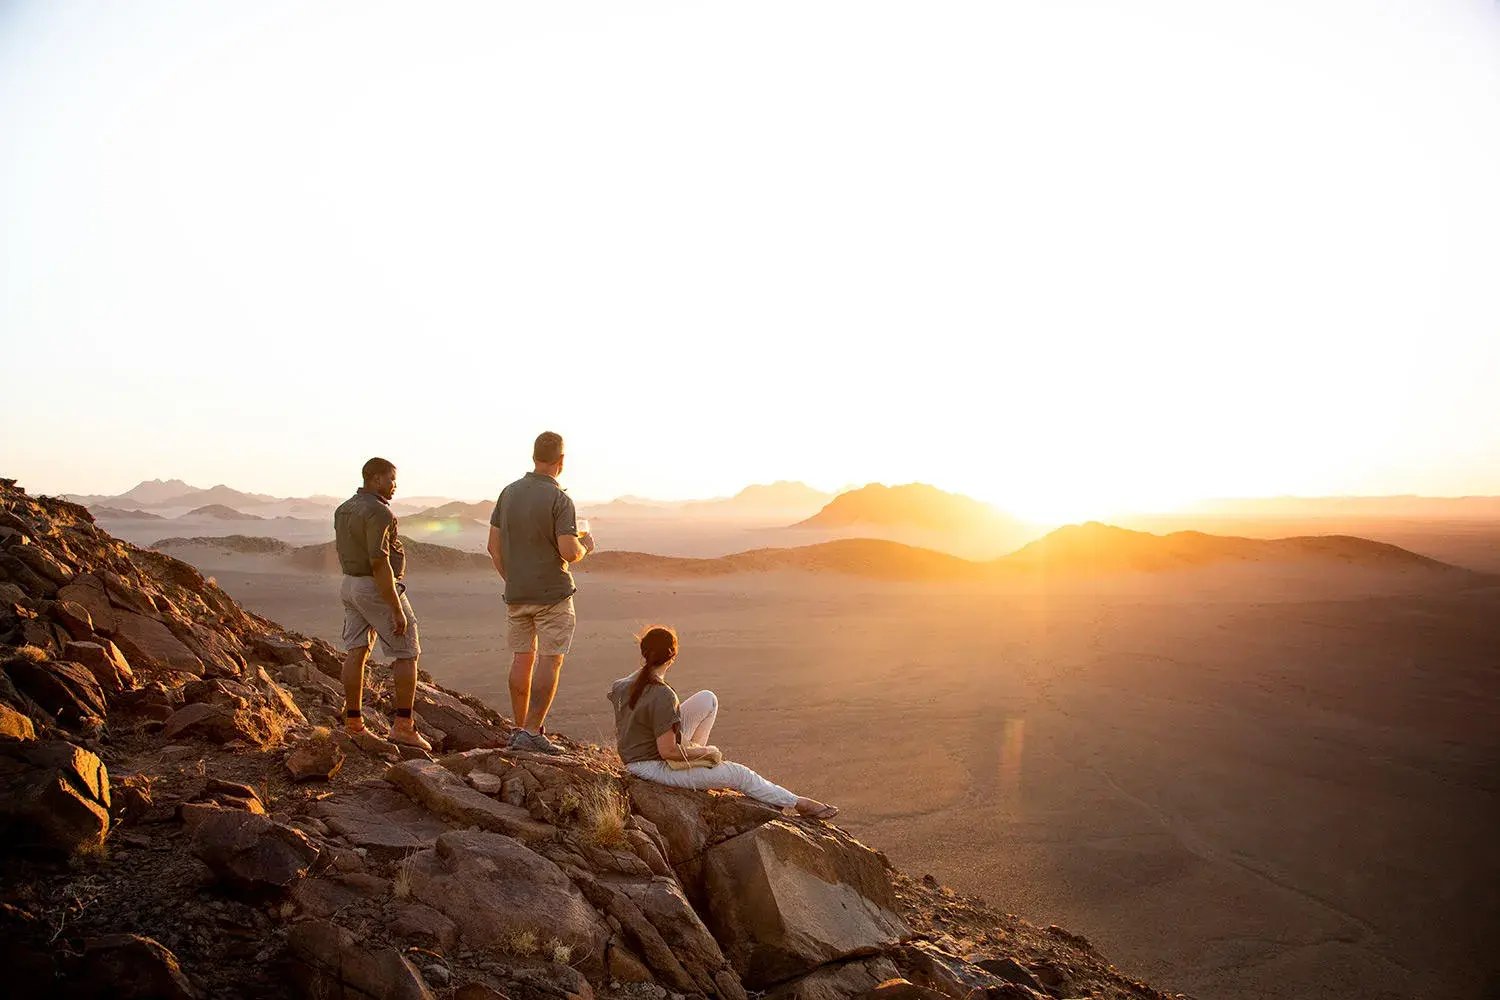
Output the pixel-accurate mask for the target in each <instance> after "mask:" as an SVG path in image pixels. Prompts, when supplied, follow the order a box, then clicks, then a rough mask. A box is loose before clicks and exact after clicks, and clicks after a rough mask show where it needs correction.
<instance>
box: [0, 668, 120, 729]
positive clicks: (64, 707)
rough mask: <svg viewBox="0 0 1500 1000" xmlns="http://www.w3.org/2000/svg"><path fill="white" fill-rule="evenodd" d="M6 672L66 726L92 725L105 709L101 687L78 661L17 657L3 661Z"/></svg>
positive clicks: (43, 708)
mask: <svg viewBox="0 0 1500 1000" xmlns="http://www.w3.org/2000/svg"><path fill="white" fill-rule="evenodd" d="M5 672H6V673H7V674H9V675H10V679H11V680H12V681H13V682H14V683H15V685H16V687H17V688H18V689H19V690H20V691H21V692H22V693H23V694H25V695H26V697H28V698H30V699H31V700H32V701H34V702H36V704H37V705H38V706H40V707H41V708H42V710H43V711H45V712H46V713H47V714H48V715H51V716H52V717H53V718H55V719H56V720H57V721H58V723H59V724H61V725H63V726H66V727H68V728H69V729H79V728H83V727H87V726H90V725H93V724H95V723H97V722H98V721H99V720H102V719H103V718H104V716H105V713H106V712H107V711H108V709H107V708H106V707H105V700H104V689H103V688H101V687H100V686H99V682H98V681H97V680H95V679H94V675H93V674H92V673H90V672H89V671H88V668H86V667H84V666H81V665H80V664H77V663H69V662H68V661H66V660H41V661H38V660H34V659H31V658H30V657H25V656H17V657H12V658H11V659H9V660H7V661H6V663H5Z"/></svg>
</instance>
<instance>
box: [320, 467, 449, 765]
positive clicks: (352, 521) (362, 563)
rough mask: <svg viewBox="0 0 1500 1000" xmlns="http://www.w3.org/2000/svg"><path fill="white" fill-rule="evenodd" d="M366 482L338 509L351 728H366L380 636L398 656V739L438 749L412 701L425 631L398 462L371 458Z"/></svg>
mask: <svg viewBox="0 0 1500 1000" xmlns="http://www.w3.org/2000/svg"><path fill="white" fill-rule="evenodd" d="M362 472H363V474H364V480H365V484H364V485H363V486H361V487H360V488H359V489H358V490H356V491H355V492H354V496H352V497H350V498H349V499H348V500H345V501H344V502H343V503H342V504H341V505H340V506H339V509H338V510H336V511H334V512H333V535H334V547H335V548H336V549H337V550H338V556H339V565H340V566H341V567H342V568H343V570H344V584H343V589H342V590H341V591H340V596H341V597H342V598H343V602H344V651H345V653H346V654H347V655H346V656H345V657H344V672H343V681H344V731H345V732H346V733H348V734H349V735H350V736H359V735H362V734H364V733H365V731H366V730H365V723H364V717H363V713H362V705H361V703H362V701H363V700H364V690H365V660H366V659H368V658H369V655H370V643H371V642H372V641H373V639H372V636H377V635H378V636H380V646H381V649H382V650H384V652H385V655H386V656H389V657H391V673H392V674H393V675H394V679H395V687H396V721H395V722H394V723H393V724H392V725H391V740H392V742H395V743H404V744H405V745H407V746H411V747H419V748H420V749H422V750H431V749H432V744H430V743H428V742H427V741H426V740H425V739H423V738H422V735H421V734H420V733H418V732H417V728H416V725H415V724H414V723H413V722H412V718H411V709H412V704H413V703H414V702H415V701H416V697H417V657H418V656H420V655H421V654H422V646H421V643H420V642H419V640H418V637H417V616H416V615H415V614H413V613H412V610H411V602H410V601H408V600H407V599H406V585H405V584H404V583H402V582H401V577H402V574H404V573H405V572H406V552H405V551H404V550H403V549H402V548H401V539H400V538H399V537H397V534H396V515H395V514H393V513H391V497H393V496H395V495H396V467H395V466H394V465H392V464H391V463H390V462H388V461H386V460H385V459H383V458H372V459H370V460H369V461H368V462H366V463H365V466H364V469H363V470H362Z"/></svg>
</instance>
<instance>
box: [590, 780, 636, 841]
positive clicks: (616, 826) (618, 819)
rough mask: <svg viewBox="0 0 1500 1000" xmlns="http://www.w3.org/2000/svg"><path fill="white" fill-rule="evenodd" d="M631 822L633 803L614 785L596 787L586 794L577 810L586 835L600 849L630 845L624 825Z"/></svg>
mask: <svg viewBox="0 0 1500 1000" xmlns="http://www.w3.org/2000/svg"><path fill="white" fill-rule="evenodd" d="M629 819H630V803H629V802H627V801H626V800H625V793H624V792H622V791H620V789H618V788H616V787H615V786H614V785H595V786H593V787H592V788H590V789H589V790H588V791H587V792H586V793H585V794H584V796H583V800H582V802H581V803H580V805H579V809H578V825H579V827H580V828H581V829H582V832H583V836H584V837H585V838H586V839H587V840H589V841H590V842H592V843H594V844H597V845H599V846H600V847H623V846H625V844H626V843H627V842H628V840H627V838H626V836H625V823H626V821H627V820H629Z"/></svg>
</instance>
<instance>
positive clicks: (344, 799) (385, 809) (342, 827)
mask: <svg viewBox="0 0 1500 1000" xmlns="http://www.w3.org/2000/svg"><path fill="white" fill-rule="evenodd" d="M308 811H309V812H310V813H311V814H312V815H313V816H315V817H317V818H319V819H321V820H323V822H325V823H327V824H328V828H329V829H330V830H332V831H334V832H335V833H338V834H341V835H342V836H343V837H344V838H345V839H347V840H348V841H349V842H350V843H351V844H354V845H355V846H356V847H365V848H369V849H370V850H372V851H375V852H377V853H379V854H382V855H385V856H401V855H405V854H407V853H409V852H410V851H413V850H416V849H418V848H423V847H431V846H432V845H433V844H435V843H436V842H437V839H438V837H440V836H441V835H442V834H444V833H447V832H448V830H450V829H451V828H452V827H451V826H450V825H449V824H448V823H445V822H444V821H443V820H441V819H439V818H438V817H436V816H434V815H432V814H431V813H429V812H428V811H427V810H426V809H424V808H422V806H420V805H418V804H417V803H415V802H413V801H412V800H411V799H410V798H408V797H407V796H405V795H403V794H401V793H400V792H398V791H396V790H395V789H393V788H391V787H390V786H388V785H386V784H384V783H382V782H364V783H361V784H359V785H356V786H355V787H354V788H352V789H350V790H348V791H344V792H339V793H338V794H335V795H332V796H330V797H328V798H326V799H322V800H320V801H318V802H314V803H312V804H311V806H309V807H308Z"/></svg>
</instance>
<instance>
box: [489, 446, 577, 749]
mask: <svg viewBox="0 0 1500 1000" xmlns="http://www.w3.org/2000/svg"><path fill="white" fill-rule="evenodd" d="M531 459H532V461H533V462H534V463H535V466H536V467H535V469H534V470H533V471H531V472H528V473H526V475H524V476H522V477H521V478H520V479H517V480H516V481H515V482H513V483H511V484H510V485H509V486H507V487H505V489H503V490H501V491H500V499H499V500H497V501H496V502H495V513H494V514H493V515H492V516H491V517H490V542H489V550H490V559H491V561H493V562H494V564H495V572H497V573H499V574H500V578H501V579H502V580H504V581H505V605H506V618H507V632H508V633H509V641H510V651H511V654H512V655H511V661H510V706H511V713H512V716H513V717H514V718H515V722H516V726H517V727H519V728H517V729H516V731H515V732H514V733H512V734H511V737H510V748H511V749H512V750H533V751H538V752H540V753H553V754H555V753H562V752H563V750H562V747H560V746H558V745H557V744H556V743H553V742H552V741H551V740H549V739H548V738H547V733H546V731H545V729H543V723H544V722H545V721H546V719H547V710H548V709H549V708H551V707H552V699H553V697H554V696H555V695H556V694H557V678H558V675H559V673H561V671H562V662H563V657H564V656H565V655H566V654H567V652H568V649H569V647H570V646H572V644H573V628H574V626H575V625H576V624H577V621H578V619H577V616H576V615H575V614H574V613H573V594H574V593H576V592H577V589H578V588H577V587H575V586H573V574H572V573H570V572H568V566H569V564H571V563H576V562H578V561H579V560H580V559H582V558H583V557H584V556H585V555H587V554H588V553H590V552H592V551H594V539H593V537H592V536H590V535H587V534H585V535H582V536H580V535H579V533H578V513H577V511H576V510H574V508H573V499H572V498H571V497H569V496H568V494H567V493H566V492H564V491H563V488H562V487H561V486H559V485H558V484H557V477H558V476H560V475H562V470H563V439H562V435H560V434H554V433H552V432H551V431H546V432H544V433H542V434H539V435H537V439H536V443H535V444H534V445H533V446H532V449H531ZM538 656H540V657H541V663H540V669H536V668H537V667H538V663H537V657H538Z"/></svg>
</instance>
